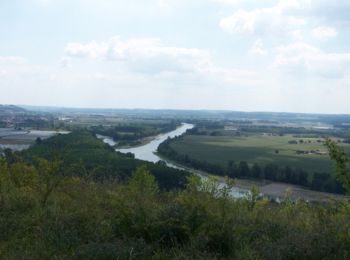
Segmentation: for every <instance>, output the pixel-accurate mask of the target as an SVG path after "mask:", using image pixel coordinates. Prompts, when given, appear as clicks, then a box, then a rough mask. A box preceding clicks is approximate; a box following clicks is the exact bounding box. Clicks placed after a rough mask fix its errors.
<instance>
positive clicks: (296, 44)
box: [0, 0, 350, 113]
mask: <svg viewBox="0 0 350 260" xmlns="http://www.w3.org/2000/svg"><path fill="white" fill-rule="evenodd" d="M349 13H350V2H349V1H346V0H343V1H340V0H334V1H326V0H281V1H270V0H266V1H265V0H264V1H261V0H259V1H258V0H255V1H253V0H245V1H243V0H171V1H170V0H129V1H118V0H113V1H112V0H99V1H97V0H4V1H1V2H0V32H1V41H0V91H1V93H2V95H0V103H6V104H10V103H11V104H27V105H52V106H69V107H101V108H102V107H104V108H105V107H108V108H173V109H225V110H243V111H288V112H317V113H350V102H349V99H350V98H349V97H350V44H349V43H350V16H349V15H348V14H349Z"/></svg>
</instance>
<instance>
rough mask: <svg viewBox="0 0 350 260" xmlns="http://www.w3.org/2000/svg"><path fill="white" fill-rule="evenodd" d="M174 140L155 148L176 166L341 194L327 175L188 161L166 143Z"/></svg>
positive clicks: (273, 167) (273, 165)
mask: <svg viewBox="0 0 350 260" xmlns="http://www.w3.org/2000/svg"><path fill="white" fill-rule="evenodd" d="M178 138H181V137H178ZM176 139H177V138H175V139H168V140H166V141H165V142H163V143H162V144H161V145H160V146H159V148H158V152H159V153H160V154H162V155H164V156H166V157H168V158H170V159H172V160H174V161H176V162H178V163H181V164H184V165H186V166H188V167H191V168H194V169H197V170H202V171H205V172H208V173H211V174H215V175H219V176H229V177H231V178H252V179H258V180H270V181H276V182H284V183H290V184H295V185H300V186H303V187H307V188H310V189H313V190H317V191H325V192H332V193H339V194H344V193H345V190H344V188H343V187H342V185H341V184H340V183H339V182H338V181H337V180H336V179H335V178H334V177H333V176H331V175H330V174H328V173H317V172H315V173H313V174H311V176H310V173H308V172H307V171H305V170H303V169H294V168H291V167H289V166H286V167H279V166H278V165H276V164H273V163H269V164H266V165H259V164H257V163H254V164H253V165H251V166H250V165H249V164H248V163H247V162H245V161H240V162H235V161H233V160H231V161H229V162H228V163H227V166H226V167H223V166H220V165H216V164H212V163H208V162H206V161H201V160H197V159H194V158H191V157H190V156H188V155H187V154H179V153H178V152H177V151H175V150H174V149H173V148H172V147H171V146H170V143H171V142H173V141H176Z"/></svg>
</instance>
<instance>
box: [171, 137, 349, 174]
mask: <svg viewBox="0 0 350 260" xmlns="http://www.w3.org/2000/svg"><path fill="white" fill-rule="evenodd" d="M292 140H295V141H297V142H298V144H290V143H289V141H292ZM300 140H303V143H300ZM317 140H319V139H317V138H295V137H293V135H284V136H268V135H262V134H256V135H250V136H207V135H205V136H201V135H186V136H184V137H183V138H180V139H178V140H177V141H174V142H171V147H172V148H173V149H175V150H176V151H177V152H178V153H180V154H187V155H188V156H190V157H191V158H193V159H197V160H201V161H207V162H209V163H213V164H217V165H220V166H223V167H226V166H227V163H228V161H229V160H234V161H236V162H239V161H247V162H248V163H249V164H253V163H259V164H261V165H264V164H267V163H274V164H277V165H279V166H290V167H292V168H302V169H304V170H306V171H309V172H333V170H334V166H333V163H332V162H331V161H330V159H329V158H328V155H327V154H325V155H316V154H297V152H296V151H297V150H302V151H311V150H319V151H321V152H326V147H324V145H323V144H322V143H320V142H318V141H317ZM342 146H343V147H344V148H345V149H346V150H347V152H348V153H350V145H342ZM276 150H278V153H276Z"/></svg>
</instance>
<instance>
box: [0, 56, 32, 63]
mask: <svg viewBox="0 0 350 260" xmlns="http://www.w3.org/2000/svg"><path fill="white" fill-rule="evenodd" d="M26 62H27V60H26V59H25V58H23V57H13V56H0V64H14V65H20V64H24V63H26Z"/></svg>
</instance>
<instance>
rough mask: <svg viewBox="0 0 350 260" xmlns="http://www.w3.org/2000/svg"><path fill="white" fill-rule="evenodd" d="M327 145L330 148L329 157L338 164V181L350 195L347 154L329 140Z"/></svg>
mask: <svg viewBox="0 0 350 260" xmlns="http://www.w3.org/2000/svg"><path fill="white" fill-rule="evenodd" d="M325 145H326V146H327V148H328V151H329V156H330V157H331V159H332V160H333V161H335V163H336V172H337V179H338V180H339V181H340V182H341V184H342V185H343V187H344V188H345V189H346V191H347V192H348V193H350V166H349V158H348V156H347V154H346V152H345V151H344V149H343V148H341V147H339V146H338V145H337V144H336V143H335V142H334V141H332V140H331V139H327V140H326V142H325Z"/></svg>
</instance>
